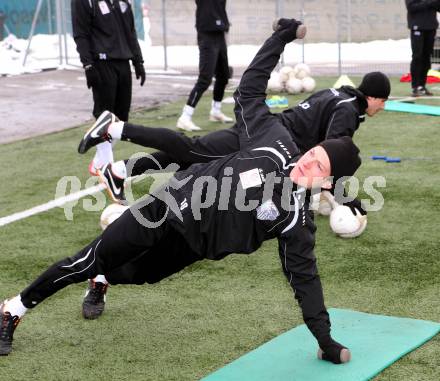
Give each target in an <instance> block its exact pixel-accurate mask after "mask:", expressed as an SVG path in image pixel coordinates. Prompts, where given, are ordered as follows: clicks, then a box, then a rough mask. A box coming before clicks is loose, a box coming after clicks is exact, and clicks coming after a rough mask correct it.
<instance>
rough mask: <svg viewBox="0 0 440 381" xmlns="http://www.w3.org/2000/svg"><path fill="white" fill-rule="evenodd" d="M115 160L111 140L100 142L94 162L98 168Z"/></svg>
mask: <svg viewBox="0 0 440 381" xmlns="http://www.w3.org/2000/svg"><path fill="white" fill-rule="evenodd" d="M112 162H113V148H112V144H111V143H110V142H104V143H99V144H98V145H97V146H96V154H95V157H94V158H93V163H94V165H95V167H96V168H102V167H103V166H104V165H106V164H107V163H112Z"/></svg>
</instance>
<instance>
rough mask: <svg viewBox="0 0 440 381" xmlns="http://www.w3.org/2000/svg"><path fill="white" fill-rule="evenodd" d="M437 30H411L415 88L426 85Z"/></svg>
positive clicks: (412, 72) (411, 67) (412, 76)
mask: <svg viewBox="0 0 440 381" xmlns="http://www.w3.org/2000/svg"><path fill="white" fill-rule="evenodd" d="M435 34H436V31H435V30H411V50H412V60H411V66H410V69H411V85H412V87H413V88H415V87H417V86H425V85H426V77H427V75H428V71H429V69H430V68H431V54H432V51H433V48H434V40H435Z"/></svg>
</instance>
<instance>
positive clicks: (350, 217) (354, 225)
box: [330, 205, 367, 238]
mask: <svg viewBox="0 0 440 381" xmlns="http://www.w3.org/2000/svg"><path fill="white" fill-rule="evenodd" d="M330 227H331V229H332V230H333V232H334V233H335V234H337V235H338V236H339V237H342V238H355V237H358V236H360V235H361V234H362V233H363V231H364V230H365V228H366V227H367V216H366V215H365V216H363V215H361V213H360V212H359V211H358V210H357V209H356V216H355V215H354V214H353V213H352V212H351V210H350V208H349V207H348V206H345V205H338V206H337V207H336V208H334V209H333V210H332V212H331V213H330Z"/></svg>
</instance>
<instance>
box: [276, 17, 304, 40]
mask: <svg viewBox="0 0 440 381" xmlns="http://www.w3.org/2000/svg"><path fill="white" fill-rule="evenodd" d="M272 29H273V31H274V32H275V33H277V34H278V35H279V36H280V38H281V39H282V40H283V41H285V42H286V43H288V42H291V41H293V40H295V39H297V38H298V39H302V38H304V37H305V36H306V33H307V27H306V26H305V25H303V23H302V22H301V21H297V20H295V19H284V18H281V19H276V20H274V22H273V23H272Z"/></svg>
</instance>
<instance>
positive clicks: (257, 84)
mask: <svg viewBox="0 0 440 381" xmlns="http://www.w3.org/2000/svg"><path fill="white" fill-rule="evenodd" d="M298 25H299V23H298V22H296V21H295V20H291V21H290V22H289V23H288V24H287V25H286V26H285V28H284V29H282V30H280V31H278V32H277V33H276V34H275V35H274V36H273V37H271V38H270V39H269V40H268V41H266V44H265V45H264V46H263V47H262V48H261V50H260V51H259V53H258V54H257V55H256V57H255V58H254V60H253V61H252V63H251V64H250V66H249V68H248V69H247V70H246V71H245V73H244V74H243V77H242V80H241V82H240V86H239V87H238V89H237V90H236V92H235V94H234V97H235V100H236V106H235V116H236V119H237V131H238V137H239V144H240V151H239V152H236V153H233V154H230V155H227V156H225V157H223V158H221V159H218V160H214V161H211V162H209V163H200V164H194V165H192V166H191V167H190V168H188V169H187V170H183V171H180V172H177V173H176V175H175V177H174V178H173V179H172V180H171V182H169V183H168V184H167V185H166V186H165V187H163V188H162V189H161V190H160V191H158V192H157V193H155V194H154V195H153V196H152V197H149V198H147V199H146V200H143V201H140V202H139V203H138V204H137V205H134V206H132V207H131V208H130V209H129V210H127V211H126V212H125V213H124V214H123V215H122V216H121V217H120V218H119V219H118V220H116V221H115V222H114V223H113V224H111V225H109V227H108V228H107V230H105V231H104V232H103V233H102V235H101V236H99V237H98V238H97V239H95V240H94V241H93V242H92V243H91V244H89V245H87V246H86V247H85V248H84V249H82V250H81V251H79V252H78V253H77V254H76V255H75V256H73V257H70V258H66V259H63V260H61V261H60V262H58V263H56V264H54V265H53V266H51V267H50V268H49V269H48V270H47V271H45V272H44V273H43V274H41V275H40V277H39V278H37V279H36V280H35V281H34V282H33V283H32V284H31V285H30V286H29V287H28V288H26V289H25V290H24V291H23V292H21V293H20V294H19V295H17V296H16V297H15V298H14V299H12V300H11V301H5V302H4V303H3V305H2V308H0V312H1V314H2V319H3V321H4V324H3V325H2V327H3V331H2V332H0V333H1V335H0V344H1V345H0V349H1V348H3V354H8V353H9V352H10V350H11V344H12V335H13V332H14V329H15V327H16V326H17V324H18V322H19V319H20V317H21V316H22V314H24V313H25V312H26V309H27V308H33V307H35V306H36V305H38V304H39V303H41V302H42V301H43V300H44V299H46V298H47V297H49V296H51V295H52V294H54V293H55V292H57V291H59V290H60V289H62V288H64V287H66V286H67V285H69V284H72V283H77V282H81V281H83V280H85V279H87V278H92V277H94V276H95V275H96V274H98V273H101V274H104V275H105V276H106V277H107V279H108V280H109V281H110V282H111V283H114V284H116V283H138V284H141V283H145V282H148V283H154V282H158V281H160V280H161V279H163V278H165V277H167V276H168V275H170V274H173V273H175V272H177V271H179V270H181V269H182V268H184V267H185V266H188V265H190V264H191V263H194V262H195V261H198V260H201V259H204V258H206V259H211V260H220V259H222V258H224V257H225V256H227V255H229V254H232V253H244V254H249V253H252V252H254V251H255V250H257V249H258V248H259V247H260V246H261V244H262V242H263V241H265V240H268V239H272V238H277V239H278V243H279V245H278V248H279V256H280V260H281V263H282V269H283V271H284V273H285V275H286V277H287V279H288V281H289V283H290V285H291V286H292V289H293V291H294V294H295V297H296V299H297V300H298V302H299V305H300V307H301V309H302V312H303V317H304V321H305V323H306V324H307V326H308V328H309V329H310V331H311V332H312V333H313V335H314V336H315V337H316V339H317V341H318V343H319V346H320V348H321V352H320V357H321V358H323V359H325V360H329V361H332V362H333V363H341V362H346V361H349V359H350V353H349V351H348V350H347V349H346V348H344V347H343V346H342V345H341V344H339V343H337V342H336V341H334V340H333V339H332V337H331V334H330V320H329V315H328V313H327V310H326V308H325V305H324V300H323V292H322V287H321V282H320V278H319V275H318V270H317V265H316V257H315V255H314V252H313V249H314V244H315V230H316V227H315V225H314V223H313V220H312V218H310V215H309V214H308V213H307V212H306V209H307V204H308V198H309V192H307V190H306V188H307V189H311V188H312V187H314V186H316V187H317V188H320V187H321V186H322V187H328V186H331V181H330V178H329V176H334V177H335V178H339V177H341V176H345V175H346V176H351V175H353V174H354V172H355V171H356V169H357V168H358V167H359V165H360V158H359V156H358V153H359V150H358V149H357V147H356V146H355V145H354V144H353V142H352V141H351V138H349V137H343V138H340V139H332V140H326V141H324V142H322V143H321V145H320V146H317V147H314V148H313V149H311V150H309V151H307V153H306V154H305V155H304V156H303V157H301V158H300V156H301V152H300V150H299V148H298V147H297V146H296V144H295V143H294V142H293V141H292V139H291V136H290V135H289V133H288V132H287V130H286V129H285V127H284V126H283V125H282V124H281V123H280V121H279V119H278V118H277V117H275V116H274V115H273V114H271V113H270V111H269V109H268V107H267V106H266V104H265V98H266V94H265V89H266V84H267V81H268V79H269V75H270V71H271V67H272V64H273V62H272V61H274V60H275V61H276V60H277V57H278V53H279V52H280V51H281V50H280V51H279V52H277V54H269V55H268V45H271V44H272V43H273V40H278V42H279V46H280V49H282V48H283V47H284V45H285V44H286V43H287V42H290V41H292V40H293V39H294V38H295V36H296V29H297V27H298ZM320 152H321V153H320ZM322 152H325V153H324V156H322V155H323V154H322ZM319 158H324V159H325V158H327V159H326V160H321V159H319ZM304 179H305V180H304ZM315 180H316V182H312V181H315ZM304 181H305V182H304ZM15 311H21V313H19V312H15Z"/></svg>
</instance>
